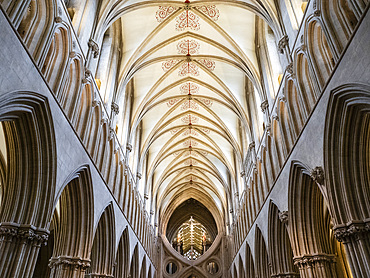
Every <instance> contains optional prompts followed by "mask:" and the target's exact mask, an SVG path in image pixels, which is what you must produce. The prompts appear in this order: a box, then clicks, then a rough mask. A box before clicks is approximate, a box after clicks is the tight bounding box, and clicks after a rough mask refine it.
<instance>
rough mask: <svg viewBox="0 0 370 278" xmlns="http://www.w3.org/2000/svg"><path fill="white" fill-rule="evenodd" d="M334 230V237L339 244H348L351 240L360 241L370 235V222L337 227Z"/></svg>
mask: <svg viewBox="0 0 370 278" xmlns="http://www.w3.org/2000/svg"><path fill="white" fill-rule="evenodd" d="M333 230H334V236H335V238H336V239H337V240H338V241H339V242H343V243H346V242H349V241H350V240H351V239H354V240H359V239H363V238H364V237H366V235H368V234H369V233H370V221H368V222H363V221H361V222H357V223H356V222H352V223H349V224H342V225H336V226H335V227H334V228H333Z"/></svg>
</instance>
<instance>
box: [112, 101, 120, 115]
mask: <svg viewBox="0 0 370 278" xmlns="http://www.w3.org/2000/svg"><path fill="white" fill-rule="evenodd" d="M111 108H112V112H113V113H114V114H116V115H118V114H119V106H118V104H117V103H115V102H114V101H112V105H111Z"/></svg>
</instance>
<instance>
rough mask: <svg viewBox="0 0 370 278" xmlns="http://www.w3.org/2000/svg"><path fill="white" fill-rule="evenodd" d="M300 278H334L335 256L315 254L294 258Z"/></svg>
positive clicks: (335, 274)
mask: <svg viewBox="0 0 370 278" xmlns="http://www.w3.org/2000/svg"><path fill="white" fill-rule="evenodd" d="M294 264H295V265H297V266H298V268H299V272H300V275H301V277H302V278H311V277H312V278H313V277H314V278H336V277H337V273H336V267H335V255H332V254H315V255H304V256H301V257H295V258H294Z"/></svg>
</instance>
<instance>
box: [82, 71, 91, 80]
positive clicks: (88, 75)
mask: <svg viewBox="0 0 370 278" xmlns="http://www.w3.org/2000/svg"><path fill="white" fill-rule="evenodd" d="M90 76H92V73H91V71H90V70H89V69H88V68H85V75H84V78H83V79H82V83H87V82H88V78H89V77H90Z"/></svg>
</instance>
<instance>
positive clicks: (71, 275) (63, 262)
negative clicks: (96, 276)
mask: <svg viewBox="0 0 370 278" xmlns="http://www.w3.org/2000/svg"><path fill="white" fill-rule="evenodd" d="M89 266H90V260H88V259H81V258H79V257H70V256H59V257H57V258H51V259H50V264H49V267H50V268H51V274H50V278H83V277H85V271H86V269H87V268H88V267H89Z"/></svg>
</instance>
